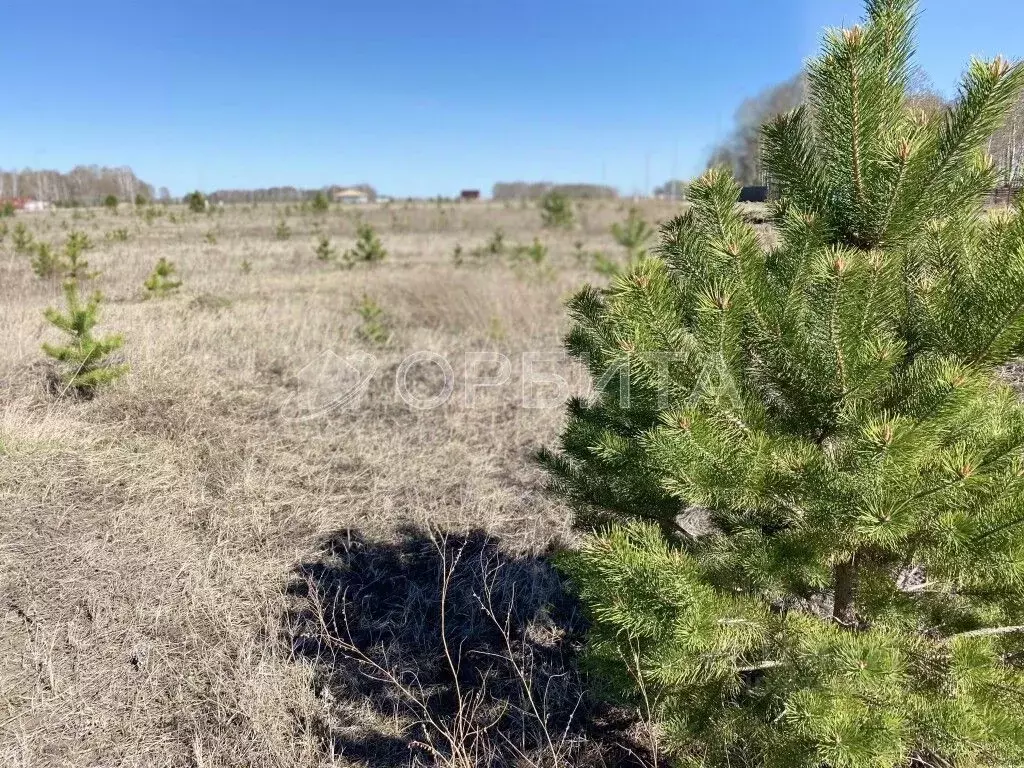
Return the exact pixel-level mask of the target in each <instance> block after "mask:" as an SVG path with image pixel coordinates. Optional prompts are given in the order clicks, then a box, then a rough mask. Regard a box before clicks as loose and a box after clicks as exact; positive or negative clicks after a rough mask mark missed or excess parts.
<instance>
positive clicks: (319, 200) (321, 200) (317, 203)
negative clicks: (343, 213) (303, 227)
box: [310, 192, 331, 213]
mask: <svg viewBox="0 0 1024 768" xmlns="http://www.w3.org/2000/svg"><path fill="white" fill-rule="evenodd" d="M310 207H311V208H312V209H313V213H327V211H329V210H330V209H331V203H330V201H329V200H328V199H327V195H325V194H324V193H323V192H317V193H316V196H315V197H314V198H313V202H312V203H310Z"/></svg>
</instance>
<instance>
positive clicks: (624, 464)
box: [542, 0, 1024, 768]
mask: <svg viewBox="0 0 1024 768" xmlns="http://www.w3.org/2000/svg"><path fill="white" fill-rule="evenodd" d="M915 10H916V9H915V6H914V3H913V2H911V0H868V3H867V19H866V22H865V24H864V25H862V26H858V27H854V28H852V29H848V30H839V31H830V32H828V33H827V34H826V36H825V41H824V46H823V51H822V53H821V55H820V57H819V58H817V59H816V60H815V61H813V62H812V63H811V64H810V65H809V71H808V100H807V104H806V106H805V107H803V108H801V109H798V110H796V111H794V112H791V113H789V114H786V115H783V116H782V117H779V118H778V119H776V120H774V121H772V122H771V123H769V124H768V125H766V126H765V128H764V148H765V159H766V164H767V166H768V169H769V171H770V174H771V179H772V184H773V186H774V188H775V189H776V190H777V191H778V193H779V197H780V199H779V201H778V202H777V203H776V204H775V205H774V206H773V210H772V218H773V222H774V224H775V226H776V229H777V232H778V240H777V242H775V243H773V244H772V245H770V246H766V245H765V244H763V243H762V242H761V241H760V240H759V238H758V236H757V234H756V233H755V231H754V230H753V229H752V227H751V226H750V225H749V224H747V223H746V222H745V221H744V220H743V219H742V217H741V215H740V214H739V213H737V211H736V206H735V201H736V199H737V192H738V187H737V185H736V184H735V183H734V182H733V180H732V179H731V178H730V177H729V176H728V175H727V174H726V173H725V172H724V171H721V170H713V171H710V172H709V173H707V174H706V175H705V176H704V177H702V178H701V179H700V180H699V181H697V182H695V183H694V184H693V186H692V187H691V188H690V190H689V197H690V199H691V200H692V202H693V205H692V208H691V209H690V210H689V211H687V212H686V213H685V214H684V215H682V216H680V217H678V218H676V219H675V220H673V221H672V222H670V223H668V224H667V225H665V226H664V227H663V228H662V232H661V243H660V247H659V248H658V252H657V255H656V256H655V257H654V258H650V259H646V260H644V261H641V262H640V263H639V264H637V265H636V267H635V268H634V269H633V270H632V271H631V272H629V273H628V274H626V275H623V276H621V277H619V278H617V279H616V280H615V281H614V282H613V284H612V285H611V286H610V287H608V288H607V289H604V290H600V291H599V290H594V289H590V288H588V289H585V290H584V291H582V292H581V293H580V294H579V295H577V296H576V297H575V299H574V300H573V301H572V303H571V312H572V315H573V317H574V319H575V327H574V328H573V329H572V331H571V333H570V335H569V338H568V347H569V350H570V352H571V353H572V354H573V355H575V356H576V357H578V358H580V359H581V360H582V361H584V362H585V363H586V364H587V366H588V367H589V369H590V371H591V373H592V375H593V377H594V379H595V380H596V381H597V389H598V393H597V396H596V398H595V399H594V400H582V399H578V400H575V401H573V402H571V403H570V408H569V422H568V425H567V427H566V430H565V432H564V434H563V438H562V450H561V452H559V453H557V454H555V453H550V452H548V453H544V454H543V455H542V459H543V460H544V461H545V463H546V464H547V465H548V467H549V468H550V470H551V471H552V473H553V482H554V485H555V487H556V488H558V489H560V490H561V491H562V492H563V493H564V494H565V495H566V496H567V497H568V498H569V500H570V501H571V502H572V504H573V505H574V507H575V509H576V511H577V519H578V522H579V524H580V525H582V526H592V525H598V526H600V527H601V532H600V533H598V534H597V535H596V536H595V537H592V538H589V539H588V540H587V543H586V544H585V545H584V546H583V547H582V548H581V549H580V550H578V551H576V552H570V553H566V554H565V555H564V556H563V557H562V565H563V567H564V568H565V570H566V571H567V573H568V574H569V575H570V576H571V577H572V579H573V581H574V583H575V584H576V585H577V588H578V589H579V592H580V595H581V597H582V599H583V601H584V604H585V605H586V606H587V609H588V611H589V613H590V616H591V618H592V620H593V629H592V635H591V638H590V640H589V644H588V659H589V662H590V664H591V666H592V670H593V672H594V678H595V680H596V681H598V682H599V683H601V684H602V687H603V690H604V692H605V693H606V694H607V695H609V696H611V697H613V698H616V699H618V700H621V701H624V702H627V703H630V704H631V705H634V706H636V707H638V708H639V709H640V710H641V711H642V712H644V713H645V714H647V715H649V716H650V718H651V719H652V720H653V721H654V723H655V725H656V728H655V729H654V731H653V732H654V733H658V734H661V735H662V737H663V741H664V744H665V746H666V748H667V749H668V750H669V751H670V752H672V753H673V754H674V756H675V757H676V758H677V759H678V761H679V763H680V764H682V765H693V766H697V765H700V766H741V765H742V766H755V765H756V766H778V767H779V768H782V767H783V766H785V767H786V768H790V767H792V766H806V767H807V768H811V766H815V767H818V766H829V767H830V768H832V767H834V768H839V767H840V766H843V767H848V768H862V767H864V768H866V767H867V766H872V767H888V766H891V767H892V768H896V767H897V766H912V767H914V768H924V767H926V766H943V767H948V766H997V765H998V766H1006V765H1014V764H1021V762H1022V761H1024V706H1022V704H1024V405H1022V404H1021V402H1020V401H1019V399H1018V397H1017V396H1016V394H1015V392H1014V391H1013V390H1012V389H1011V388H1010V387H1009V386H1007V385H1006V384H1005V383H1004V382H1003V381H1002V380H1001V379H1000V378H999V376H998V374H997V368H998V366H1000V365H1002V364H1004V363H1005V362H1007V361H1008V360H1011V359H1013V358H1015V357H1017V356H1019V355H1021V354H1024V205H1021V206H1018V207H1017V208H1016V209H1015V210H1014V211H1012V212H1009V213H1001V214H998V215H989V214H987V213H986V212H984V211H983V210H982V207H981V200H982V199H983V196H984V194H985V193H986V191H987V190H988V189H990V188H991V187H992V186H993V184H994V182H995V176H994V171H993V166H992V163H991V161H990V160H989V159H988V158H986V157H985V156H984V155H983V154H982V148H983V147H984V146H985V144H986V141H987V139H988V137H989V136H990V135H991V134H992V132H993V131H994V130H996V129H997V128H998V127H999V126H1000V124H1001V122H1002V120H1003V118H1004V116H1005V114H1006V111H1007V109H1008V108H1009V107H1010V106H1011V105H1012V104H1013V103H1014V101H1015V99H1016V98H1018V96H1019V94H1020V93H1021V91H1022V89H1024V67H1022V66H1019V65H1018V66H1011V65H1010V64H1008V63H1007V62H1006V61H1004V60H1002V59H996V60H994V61H988V62H983V61H977V60H975V61H972V62H971V64H970V66H969V68H968V70H967V72H966V74H965V77H964V81H963V84H962V86H961V89H960V94H959V98H958V99H957V100H956V101H955V103H954V104H953V105H952V106H950V107H949V109H948V110H947V111H945V112H944V113H942V114H938V115H936V116H933V117H930V118H929V117H928V116H926V115H923V114H921V113H915V112H914V111H913V110H911V109H909V108H908V105H907V101H906V93H907V90H908V85H909V77H910V73H911V63H910V60H911V53H912V50H913V27H914V21H915ZM624 373H625V374H628V375H623V374H624Z"/></svg>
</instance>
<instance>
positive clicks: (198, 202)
mask: <svg viewBox="0 0 1024 768" xmlns="http://www.w3.org/2000/svg"><path fill="white" fill-rule="evenodd" d="M184 202H185V205H187V206H188V209H189V210H190V211H192V213H202V212H203V211H205V210H206V209H207V208H208V207H209V203H208V202H207V200H206V195H204V194H203V193H202V192H200V191H199V190H198V189H197V190H196V191H194V192H189V193H188V194H187V195H185V198H184Z"/></svg>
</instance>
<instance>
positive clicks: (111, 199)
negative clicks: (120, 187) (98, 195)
mask: <svg viewBox="0 0 1024 768" xmlns="http://www.w3.org/2000/svg"><path fill="white" fill-rule="evenodd" d="M117 205H118V200H117V195H107V196H106V197H105V198H103V207H104V208H106V209H107V210H108V211H116V210H117Z"/></svg>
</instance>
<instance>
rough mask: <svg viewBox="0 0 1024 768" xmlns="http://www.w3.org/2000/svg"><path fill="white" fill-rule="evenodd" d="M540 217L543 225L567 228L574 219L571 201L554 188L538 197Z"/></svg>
mask: <svg viewBox="0 0 1024 768" xmlns="http://www.w3.org/2000/svg"><path fill="white" fill-rule="evenodd" d="M540 217H541V221H542V222H543V223H544V226H545V227H549V228H551V229H569V228H571V227H572V225H573V224H574V223H575V221H576V214H575V213H574V212H573V208H572V201H570V200H569V198H568V197H567V196H566V195H565V194H564V193H562V192H559V191H558V190H554V189H553V190H551V191H550V192H548V193H547V194H545V195H544V196H543V197H542V198H541V199H540Z"/></svg>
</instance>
